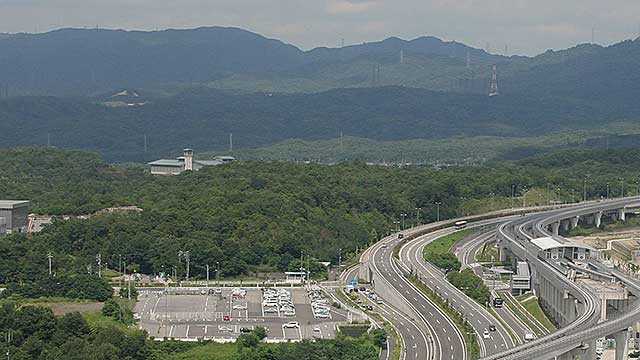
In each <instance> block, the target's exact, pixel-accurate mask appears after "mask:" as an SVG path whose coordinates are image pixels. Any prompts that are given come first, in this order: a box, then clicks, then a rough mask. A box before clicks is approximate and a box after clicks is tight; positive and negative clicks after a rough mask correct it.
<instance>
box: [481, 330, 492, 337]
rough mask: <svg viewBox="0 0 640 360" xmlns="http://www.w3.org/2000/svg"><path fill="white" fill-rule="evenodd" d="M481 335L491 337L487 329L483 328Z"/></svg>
mask: <svg viewBox="0 0 640 360" xmlns="http://www.w3.org/2000/svg"><path fill="white" fill-rule="evenodd" d="M482 337H483V338H484V339H490V338H491V335H489V330H487V329H484V332H483V333H482Z"/></svg>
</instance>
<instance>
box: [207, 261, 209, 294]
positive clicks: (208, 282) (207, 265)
mask: <svg viewBox="0 0 640 360" xmlns="http://www.w3.org/2000/svg"><path fill="white" fill-rule="evenodd" d="M206 267H207V289H209V264H207V265H206Z"/></svg>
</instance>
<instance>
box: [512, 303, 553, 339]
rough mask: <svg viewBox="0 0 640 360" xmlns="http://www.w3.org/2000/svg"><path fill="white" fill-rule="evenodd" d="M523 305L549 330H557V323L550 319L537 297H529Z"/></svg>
mask: <svg viewBox="0 0 640 360" xmlns="http://www.w3.org/2000/svg"><path fill="white" fill-rule="evenodd" d="M521 304H522V306H523V307H524V308H525V310H527V311H528V312H529V314H531V315H533V317H534V318H536V320H538V321H539V322H540V323H541V324H542V325H543V326H544V327H545V328H546V329H547V330H549V332H553V331H556V327H555V325H553V323H552V322H551V320H549V318H548V317H547V315H546V314H545V313H544V311H543V310H542V307H540V304H539V303H538V298H537V297H532V298H529V299H528V300H526V301H524V302H521Z"/></svg>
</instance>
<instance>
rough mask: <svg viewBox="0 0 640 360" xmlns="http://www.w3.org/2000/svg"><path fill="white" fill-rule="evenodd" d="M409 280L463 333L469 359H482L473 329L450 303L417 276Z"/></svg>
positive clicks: (410, 277)
mask: <svg viewBox="0 0 640 360" xmlns="http://www.w3.org/2000/svg"><path fill="white" fill-rule="evenodd" d="M408 279H409V280H410V281H411V282H412V283H413V284H414V285H415V286H416V287H418V289H420V291H422V292H423V293H424V294H425V295H426V296H427V297H428V298H429V299H431V300H432V301H433V302H434V303H435V304H436V305H437V306H438V307H439V308H440V309H441V310H442V311H443V312H444V313H445V314H446V315H447V316H448V317H449V319H451V321H453V323H454V324H455V325H456V327H457V328H458V330H460V332H461V333H462V336H463V337H464V339H465V343H466V345H467V357H468V358H469V359H471V360H473V359H478V358H479V357H480V344H479V343H478V339H477V338H476V335H475V332H474V329H473V327H472V326H471V325H470V324H469V323H468V322H467V321H466V320H465V319H464V318H463V317H462V315H460V313H459V312H458V311H456V310H455V309H453V308H452V307H451V306H450V304H449V302H448V301H447V300H446V299H444V298H442V297H440V295H438V294H436V293H435V292H434V291H433V290H431V289H430V288H429V287H428V286H426V285H425V284H424V283H422V281H420V280H418V279H417V278H416V277H415V276H409V277H408Z"/></svg>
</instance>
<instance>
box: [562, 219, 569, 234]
mask: <svg viewBox="0 0 640 360" xmlns="http://www.w3.org/2000/svg"><path fill="white" fill-rule="evenodd" d="M569 226H571V222H570V221H569V220H562V230H564V231H569Z"/></svg>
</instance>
